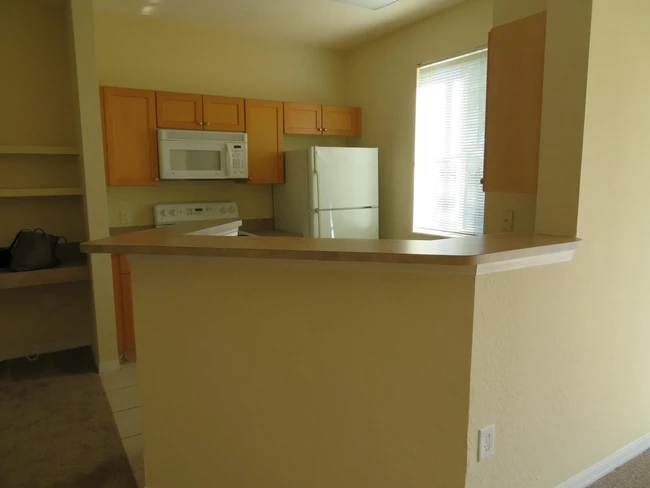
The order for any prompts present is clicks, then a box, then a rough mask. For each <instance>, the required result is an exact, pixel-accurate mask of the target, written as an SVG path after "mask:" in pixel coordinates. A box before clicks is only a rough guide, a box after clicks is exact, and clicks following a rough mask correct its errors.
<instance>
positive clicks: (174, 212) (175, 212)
mask: <svg viewBox="0 0 650 488" xmlns="http://www.w3.org/2000/svg"><path fill="white" fill-rule="evenodd" d="M169 214H170V215H171V216H173V217H175V216H176V215H178V212H177V211H176V210H171V211H170V212H169Z"/></svg>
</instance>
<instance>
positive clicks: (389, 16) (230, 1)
mask: <svg viewBox="0 0 650 488" xmlns="http://www.w3.org/2000/svg"><path fill="white" fill-rule="evenodd" d="M93 1H94V5H95V9H96V10H98V11H109V12H120V13H124V14H130V15H142V12H143V9H144V11H145V12H148V13H150V15H156V16H160V17H162V18H166V19H180V20H185V21H190V22H196V23H200V24H204V25H207V26H213V27H217V26H219V27H222V28H223V29H224V30H226V31H227V32H235V33H239V34H242V35H247V36H255V37H263V38H269V39H271V38H272V39H274V40H277V41H281V42H295V43H301V44H310V45H317V46H322V47H328V48H332V49H348V48H351V47H354V46H356V45H358V44H361V43H363V42H365V41H367V40H370V39H373V38H376V37H379V36H381V35H383V34H385V33H387V32H390V31H393V30H396V29H398V28H400V27H403V26H405V25H408V24H410V23H413V22H416V21H417V20H419V19H422V18H424V17H427V16H429V15H431V14H433V13H435V12H438V11H440V10H443V9H445V8H448V7H450V6H451V5H455V4H458V3H461V2H462V1H464V0H399V1H397V2H395V3H393V4H391V5H388V6H387V7H384V8H383V9H380V10H367V9H364V8H360V7H356V6H353V5H348V4H346V3H341V2H337V1H332V0H93Z"/></svg>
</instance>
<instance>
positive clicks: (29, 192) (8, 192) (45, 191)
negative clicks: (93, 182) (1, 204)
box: [0, 188, 83, 198]
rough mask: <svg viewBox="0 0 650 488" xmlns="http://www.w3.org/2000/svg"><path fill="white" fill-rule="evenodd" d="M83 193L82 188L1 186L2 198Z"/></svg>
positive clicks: (0, 195) (0, 194)
mask: <svg viewBox="0 0 650 488" xmlns="http://www.w3.org/2000/svg"><path fill="white" fill-rule="evenodd" d="M69 195H83V190H82V189H81V188H0V198H12V197H59V196H69Z"/></svg>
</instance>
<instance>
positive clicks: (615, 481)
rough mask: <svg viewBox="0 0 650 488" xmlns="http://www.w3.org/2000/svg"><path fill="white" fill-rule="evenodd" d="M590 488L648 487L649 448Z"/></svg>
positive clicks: (649, 473)
mask: <svg viewBox="0 0 650 488" xmlns="http://www.w3.org/2000/svg"><path fill="white" fill-rule="evenodd" d="M591 488H650V450H648V451H646V452H644V453H643V454H641V455H640V456H638V457H636V458H634V459H632V461H630V462H628V463H627V464H624V465H623V466H621V467H620V468H618V469H616V470H615V471H613V472H611V473H610V474H608V475H607V476H605V477H604V478H603V479H601V480H600V481H597V482H596V483H594V484H593V485H591Z"/></svg>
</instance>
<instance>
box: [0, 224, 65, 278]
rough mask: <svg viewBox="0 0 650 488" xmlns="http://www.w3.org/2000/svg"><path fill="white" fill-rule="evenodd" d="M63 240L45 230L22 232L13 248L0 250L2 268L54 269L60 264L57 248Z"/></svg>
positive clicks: (14, 242)
mask: <svg viewBox="0 0 650 488" xmlns="http://www.w3.org/2000/svg"><path fill="white" fill-rule="evenodd" d="M61 239H64V240H65V238H63V237H60V236H53V235H52V234H48V233H47V232H45V231H44V230H43V229H34V230H33V231H32V230H21V231H20V232H18V234H16V237H15V238H14V240H13V242H12V243H11V246H9V247H8V248H5V249H2V250H0V268H3V267H5V268H9V270H10V271H32V270H35V269H45V268H52V267H54V266H56V265H57V264H59V260H58V259H57V258H56V246H57V244H58V243H59V241H60V240H61Z"/></svg>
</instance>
